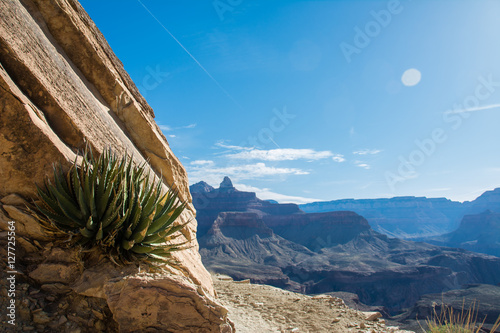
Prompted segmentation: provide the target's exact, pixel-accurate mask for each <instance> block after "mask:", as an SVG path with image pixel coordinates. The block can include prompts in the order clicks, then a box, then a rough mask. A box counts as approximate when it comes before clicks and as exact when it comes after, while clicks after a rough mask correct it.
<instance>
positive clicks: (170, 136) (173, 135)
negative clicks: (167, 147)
mask: <svg viewBox="0 0 500 333" xmlns="http://www.w3.org/2000/svg"><path fill="white" fill-rule="evenodd" d="M168 137H169V138H175V137H177V135H175V134H169V136H168Z"/></svg>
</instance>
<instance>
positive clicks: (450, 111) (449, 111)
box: [445, 104, 500, 114]
mask: <svg viewBox="0 0 500 333" xmlns="http://www.w3.org/2000/svg"><path fill="white" fill-rule="evenodd" d="M496 108H500V104H491V105H485V106H478V107H476V108H468V109H457V110H448V111H446V112H445V114H454V113H465V112H476V111H482V110H489V109H496Z"/></svg>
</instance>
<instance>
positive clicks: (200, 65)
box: [137, 0, 243, 110]
mask: <svg viewBox="0 0 500 333" xmlns="http://www.w3.org/2000/svg"><path fill="white" fill-rule="evenodd" d="M137 2H139V3H140V4H141V6H142V7H144V9H145V10H146V11H147V12H148V13H149V15H151V16H152V17H153V18H154V19H155V21H156V22H158V24H159V25H160V26H161V27H162V28H163V29H164V30H165V31H166V32H167V33H168V34H169V35H170V37H172V38H173V39H174V40H175V41H176V43H177V44H179V46H180V47H181V48H182V49H183V50H184V51H185V52H186V53H187V54H188V55H189V56H190V57H191V59H193V61H194V62H196V64H197V65H198V66H199V67H200V68H201V69H202V70H203V71H204V72H205V74H207V75H208V77H209V78H210V79H212V81H213V82H214V83H215V84H216V85H217V86H218V87H219V88H220V89H221V90H222V91H223V92H224V94H225V95H226V96H227V97H229V99H231V100H232V101H233V103H234V104H236V105H237V106H238V107H239V108H240V109H241V110H243V107H242V106H241V105H240V103H238V102H237V101H236V100H235V99H234V98H233V96H231V94H230V93H229V92H228V91H227V90H226V89H224V87H223V86H222V85H221V84H220V83H219V82H218V81H217V80H216V79H215V78H214V77H213V76H212V75H211V74H210V73H209V72H208V71H207V70H206V68H205V67H203V65H202V64H201V63H200V62H199V61H198V60H197V59H196V58H195V57H194V56H193V55H192V54H191V52H189V51H188V49H186V48H185V47H184V45H182V43H181V42H180V41H179V40H178V39H177V38H175V36H174V35H173V34H172V33H171V32H170V31H169V30H168V29H167V27H165V26H164V25H163V23H161V21H160V20H159V19H158V18H157V17H156V16H155V15H154V14H153V13H152V12H151V11H150V10H149V9H148V7H146V5H144V4H143V3H142V1H141V0H137Z"/></svg>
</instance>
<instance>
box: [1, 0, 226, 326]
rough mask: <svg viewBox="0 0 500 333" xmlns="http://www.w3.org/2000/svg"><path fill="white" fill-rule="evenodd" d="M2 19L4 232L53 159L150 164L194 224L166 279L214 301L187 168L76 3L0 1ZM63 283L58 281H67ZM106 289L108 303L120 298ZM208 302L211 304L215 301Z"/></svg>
mask: <svg viewBox="0 0 500 333" xmlns="http://www.w3.org/2000/svg"><path fill="white" fill-rule="evenodd" d="M0 17H1V20H0V179H1V181H0V197H6V198H13V197H12V195H13V194H17V195H18V196H14V197H15V198H18V199H16V200H14V203H15V204H12V205H10V204H9V205H7V204H4V205H3V209H0V217H2V216H3V218H2V219H0V220H2V223H3V227H4V228H3V229H4V230H5V225H4V223H5V222H6V221H7V220H16V221H17V220H18V217H19V216H20V215H19V214H20V213H19V211H21V212H22V209H23V208H24V207H23V200H28V201H29V200H31V199H32V198H33V197H34V193H35V183H38V184H40V183H42V181H43V179H44V178H45V177H46V175H50V174H51V171H52V170H51V169H52V164H53V163H54V162H57V161H59V162H62V163H63V164H66V165H69V163H71V162H72V161H73V160H74V159H75V153H76V152H77V151H78V149H81V148H83V147H84V144H85V142H88V143H90V145H91V146H92V147H93V148H94V151H97V152H102V151H103V149H104V148H105V147H108V146H110V147H111V148H112V149H113V150H115V151H116V152H118V153H119V154H124V153H125V152H127V153H129V154H133V157H134V159H135V160H136V161H137V162H139V163H141V162H144V161H146V160H147V161H149V164H150V167H151V171H152V173H153V174H156V175H157V176H158V177H162V180H163V183H164V187H165V189H167V188H168V187H170V186H175V187H177V188H178V189H179V190H180V196H181V198H182V199H184V200H187V201H188V202H189V205H188V208H187V209H186V210H185V212H184V213H183V214H182V216H181V217H180V220H181V221H182V222H187V221H191V222H190V223H189V226H188V228H186V229H185V231H183V234H184V237H185V239H187V240H190V241H192V243H191V244H192V245H193V246H192V248H191V249H189V250H186V251H182V252H179V253H177V254H176V259H178V260H179V261H180V262H181V266H180V267H179V269H178V270H175V271H173V272H172V274H173V275H174V276H176V277H175V279H180V280H182V281H183V282H182V283H181V282H179V286H180V287H179V288H181V289H182V288H183V287H182V285H184V286H186V285H192V286H194V287H193V288H192V290H194V291H190V292H186V295H188V296H186V297H187V299H190V300H191V302H192V303H193V304H202V303H203V302H201V303H200V302H199V301H197V300H196V298H197V297H199V299H202V298H203V297H205V294H206V296H207V297H212V296H213V295H214V289H213V285H212V280H211V277H210V275H209V274H208V272H207V271H206V269H205V268H204V266H203V264H202V263H201V259H200V255H199V253H198V244H197V241H196V227H197V225H196V220H195V219H194V216H195V210H194V207H193V206H192V204H191V196H190V193H189V188H188V180H187V174H186V171H185V169H184V167H183V166H182V165H181V163H180V162H179V160H178V159H177V158H176V157H175V156H174V155H173V153H172V151H171V150H170V147H169V145H168V143H167V140H166V138H165V137H164V135H163V134H162V133H161V131H160V129H159V127H158V126H157V125H156V123H155V122H154V114H153V111H152V109H151V107H150V106H149V105H148V104H147V103H146V101H145V100H144V98H143V97H142V96H141V95H140V94H139V92H138V90H137V88H136V86H135V85H134V83H133V82H132V80H131V79H130V77H129V76H128V74H127V73H126V72H125V70H124V69H123V65H122V64H121V62H120V61H119V60H118V59H117V58H116V56H115V55H114V53H113V51H112V50H111V49H110V47H109V45H108V44H107V42H106V40H105V39H104V37H103V36H102V34H101V33H100V32H99V30H98V29H97V27H96V26H95V24H94V23H93V22H92V21H91V19H90V18H89V16H88V15H87V13H86V12H85V11H84V10H83V8H82V7H81V5H80V4H79V3H78V2H77V1H76V0H9V1H1V2H0ZM6 200H7V202H9V200H11V199H6ZM19 221H20V220H19ZM17 224H18V226H19V227H22V225H24V224H23V222H17ZM32 227H33V228H35V229H34V230H35V231H33V230H32V231H28V230H26V232H25V233H24V234H23V233H21V234H20V237H22V239H24V241H26V242H27V243H32V242H33V241H34V240H37V241H42V242H48V241H49V240H50V239H48V237H47V235H44V234H43V232H42V231H40V230H38V229H36V228H37V227H36V224H32ZM36 230H38V231H36ZM33 233H37V234H33ZM37 237H38V238H37ZM24 241H23V242H24ZM40 244H41V243H40ZM42 246H43V244H42ZM27 247H28V248H30V247H29V246H28V245H27ZM27 255H28V256H29V251H28V252H27ZM26 260H30V259H29V258H26ZM35 262H36V261H35ZM32 264H34V263H32ZM39 264H40V265H41V263H39ZM62 265H63V266H64V264H62ZM66 266H67V265H66ZM31 268H33V269H34V271H36V270H37V268H36V266H33V267H31V266H30V268H29V270H30V269H31ZM42 271H43V270H42ZM75 272H77V271H75ZM77 273H78V272H77ZM80 273H81V272H80ZM35 274H36V273H35ZM73 278H75V277H74V276H71V279H73ZM67 279H69V280H68V281H65V283H70V282H71V281H73V280H71V279H70V278H69V277H67ZM35 280H37V279H35ZM70 280H71V281H70ZM148 281H155V280H154V279H149V278H148V279H145V280H144V279H143V280H142V281H141V282H140V283H139V282H137V283H135V282H134V283H130V284H128V288H136V289H137V288H144V286H145V285H146V286H147V285H153V284H155V283H156V282H155V283H153V282H151V283H149V282H148ZM172 281H173V280H172ZM172 281H170V282H169V283H170V284H173V285H175V282H172ZM42 282H43V281H42ZM42 282H40V281H38V283H42ZM71 283H72V282H71ZM103 283H104V282H103ZM160 284H161V283H160ZM152 288H157V287H152ZM122 289H123V290H125V288H122ZM113 293H114V294H113V295H114V296H113V299H116V298H117V297H118V298H120V297H119V296H116V292H113ZM103 295H104V294H100V295H98V296H97V297H100V296H103ZM211 295H212V296H211ZM159 297H162V296H159ZM163 297H167V298H168V297H169V296H168V295H166V296H165V295H163ZM110 299H111V298H108V304H109V307H110V308H111V309H112V310H113V306H112V304H111V303H110V301H109V300H110ZM167 301H168V300H167ZM160 303H161V301H160ZM188 303H189V302H188ZM205 305H206V304H205ZM205 305H200V309H201V308H203V306H205ZM128 306H135V305H133V304H131V303H128ZM189 306H190V305H185V308H186V309H187V308H189ZM207 306H208V305H207ZM210 306H211V307H214V308H217V305H216V303H213V304H211V305H210ZM186 311H187V310H186ZM217 311H218V313H219V314H222V313H223V311H222V312H221V311H219V310H217ZM217 311H215V312H217ZM113 315H114V317H115V320H117V321H118V324H120V325H121V323H120V320H121V319H120V318H122V317H120V315H118V314H117V312H114V313H113ZM125 317H126V316H125ZM202 318H205V320H206V321H207V322H209V321H210V320H212V319H213V318H212V316H206V317H203V316H202ZM185 319H186V320H188V318H185ZM200 322H203V320H200V321H198V323H200ZM216 322H217V321H212V324H214V323H216ZM223 322H224V320H222V321H220V322H219V324H221V323H223ZM214 325H215V326H217V325H218V324H214ZM215 326H212V328H213V327H215ZM120 327H122V326H120ZM193 329H194V328H193ZM122 330H123V327H122ZM188 330H189V329H188Z"/></svg>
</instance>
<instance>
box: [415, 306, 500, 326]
mask: <svg viewBox="0 0 500 333" xmlns="http://www.w3.org/2000/svg"><path fill="white" fill-rule="evenodd" d="M464 302H465V301H464ZM478 312H479V309H476V302H475V301H474V302H472V304H471V305H470V307H469V309H467V310H466V309H465V304H463V305H462V310H461V311H459V312H456V311H454V310H453V308H452V307H449V306H446V305H444V304H443V305H442V306H441V312H440V314H438V313H437V312H436V309H435V308H433V316H432V319H427V320H426V324H427V327H428V329H427V331H425V330H424V332H428V333H479V332H484V331H483V330H482V328H483V325H484V320H483V322H479V323H478V321H477V316H478ZM485 320H486V318H485ZM499 326H500V316H499V317H498V319H497V320H496V322H495V324H494V325H493V327H492V329H491V330H490V332H495V331H496V329H497V328H498V327H499Z"/></svg>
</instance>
